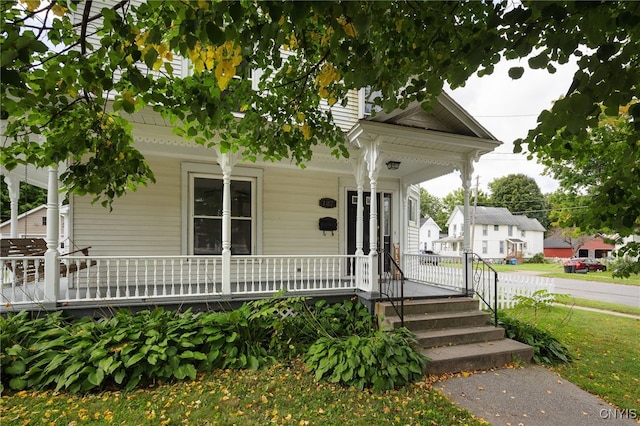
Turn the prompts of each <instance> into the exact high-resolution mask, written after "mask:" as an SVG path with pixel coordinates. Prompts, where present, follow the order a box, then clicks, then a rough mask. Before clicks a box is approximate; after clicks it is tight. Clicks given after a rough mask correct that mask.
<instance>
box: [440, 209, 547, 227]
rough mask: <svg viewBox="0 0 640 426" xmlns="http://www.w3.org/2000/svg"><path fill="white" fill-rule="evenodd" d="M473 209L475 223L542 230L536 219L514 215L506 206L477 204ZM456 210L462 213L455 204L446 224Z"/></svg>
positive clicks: (449, 221)
mask: <svg viewBox="0 0 640 426" xmlns="http://www.w3.org/2000/svg"><path fill="white" fill-rule="evenodd" d="M474 209H475V215H474V214H473V211H472V213H471V214H472V215H473V217H472V222H473V223H475V224H476V225H514V226H517V227H518V228H520V229H521V230H523V231H541V232H544V231H545V228H544V226H542V225H541V224H540V222H538V219H533V218H530V217H526V216H521V215H514V214H513V213H511V212H510V211H509V209H507V208H506V207H486V206H477V207H475V208H474ZM456 212H459V213H460V214H464V210H463V207H462V206H456V207H455V209H453V212H452V213H451V215H450V216H449V220H447V225H449V224H450V223H451V220H452V218H453V216H454V214H455V213H456Z"/></svg>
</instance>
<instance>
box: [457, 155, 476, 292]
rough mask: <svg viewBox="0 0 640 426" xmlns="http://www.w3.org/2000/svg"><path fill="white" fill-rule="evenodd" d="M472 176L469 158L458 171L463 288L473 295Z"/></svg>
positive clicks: (471, 161)
mask: <svg viewBox="0 0 640 426" xmlns="http://www.w3.org/2000/svg"><path fill="white" fill-rule="evenodd" d="M472 175H473V158H472V157H469V158H467V160H466V161H465V162H464V164H463V165H462V169H461V170H460V177H461V178H462V189H463V191H464V206H463V213H464V224H463V227H462V228H463V232H464V240H463V262H464V263H463V268H464V279H465V288H466V289H467V291H468V292H471V294H473V293H472V292H473V264H472V260H473V258H472V255H473V253H472V251H471V245H472V241H471V208H470V206H469V191H470V189H471V177H472Z"/></svg>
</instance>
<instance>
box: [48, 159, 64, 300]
mask: <svg viewBox="0 0 640 426" xmlns="http://www.w3.org/2000/svg"><path fill="white" fill-rule="evenodd" d="M58 199H59V197H58V166H57V165H56V166H49V183H48V187H47V251H46V253H45V254H44V299H45V302H46V303H56V302H57V301H58V299H59V298H60V261H59V259H58V257H59V253H58V246H59V244H60V241H59V240H60V205H59V202H58Z"/></svg>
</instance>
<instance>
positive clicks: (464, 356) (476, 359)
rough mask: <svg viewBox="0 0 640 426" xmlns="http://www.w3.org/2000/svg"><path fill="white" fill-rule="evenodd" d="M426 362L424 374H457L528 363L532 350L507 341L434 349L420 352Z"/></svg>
mask: <svg viewBox="0 0 640 426" xmlns="http://www.w3.org/2000/svg"><path fill="white" fill-rule="evenodd" d="M420 352H421V353H422V354H423V355H425V356H426V357H428V358H429V359H430V361H429V362H428V363H427V365H426V367H425V373H426V374H443V373H458V372H461V371H473V370H484V369H488V368H495V367H501V366H503V365H505V364H508V363H510V362H513V361H516V360H519V361H521V362H525V363H529V362H531V359H532V358H533V348H532V347H531V346H529V345H525V344H524V343H520V342H516V341H515V340H511V339H501V340H496V341H492V342H481V343H469V344H463V345H456V346H445V347H436V348H430V349H423V350H421V351H420Z"/></svg>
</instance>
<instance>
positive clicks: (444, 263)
mask: <svg viewBox="0 0 640 426" xmlns="http://www.w3.org/2000/svg"><path fill="white" fill-rule="evenodd" d="M404 259H405V264H404V266H405V270H404V273H405V277H406V278H407V279H408V280H411V281H415V282H418V283H425V284H431V285H435V286H438V287H446V288H450V289H454V290H458V291H460V293H464V292H465V291H466V288H465V282H464V264H463V263H464V262H463V258H462V257H452V256H436V255H422V254H421V255H417V254H415V255H414V254H405V257H404ZM474 273H475V271H474ZM484 273H485V274H486V273H491V271H487V270H485V271H484ZM472 277H473V274H472ZM475 279H477V277H474V280H475ZM484 279H485V282H484V284H486V285H485V286H484V287H485V288H484V289H483V290H481V289H478V288H476V287H475V286H476V284H473V286H474V288H473V289H474V290H475V291H476V292H477V293H476V294H478V292H481V293H482V295H483V298H484V302H486V305H489V306H491V307H493V306H494V302H495V299H496V294H495V289H494V286H493V279H494V277H491V276H489V277H484ZM469 287H472V284H470V285H469ZM554 289H555V284H554V279H553V278H548V277H540V276H535V275H526V274H517V273H502V272H499V273H498V294H497V298H498V309H509V308H513V307H514V306H515V305H516V304H517V298H518V296H522V297H531V296H532V295H533V294H534V293H535V292H537V291H539V290H546V291H547V292H548V293H553V292H554ZM486 305H485V306H483V307H487V306H486Z"/></svg>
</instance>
